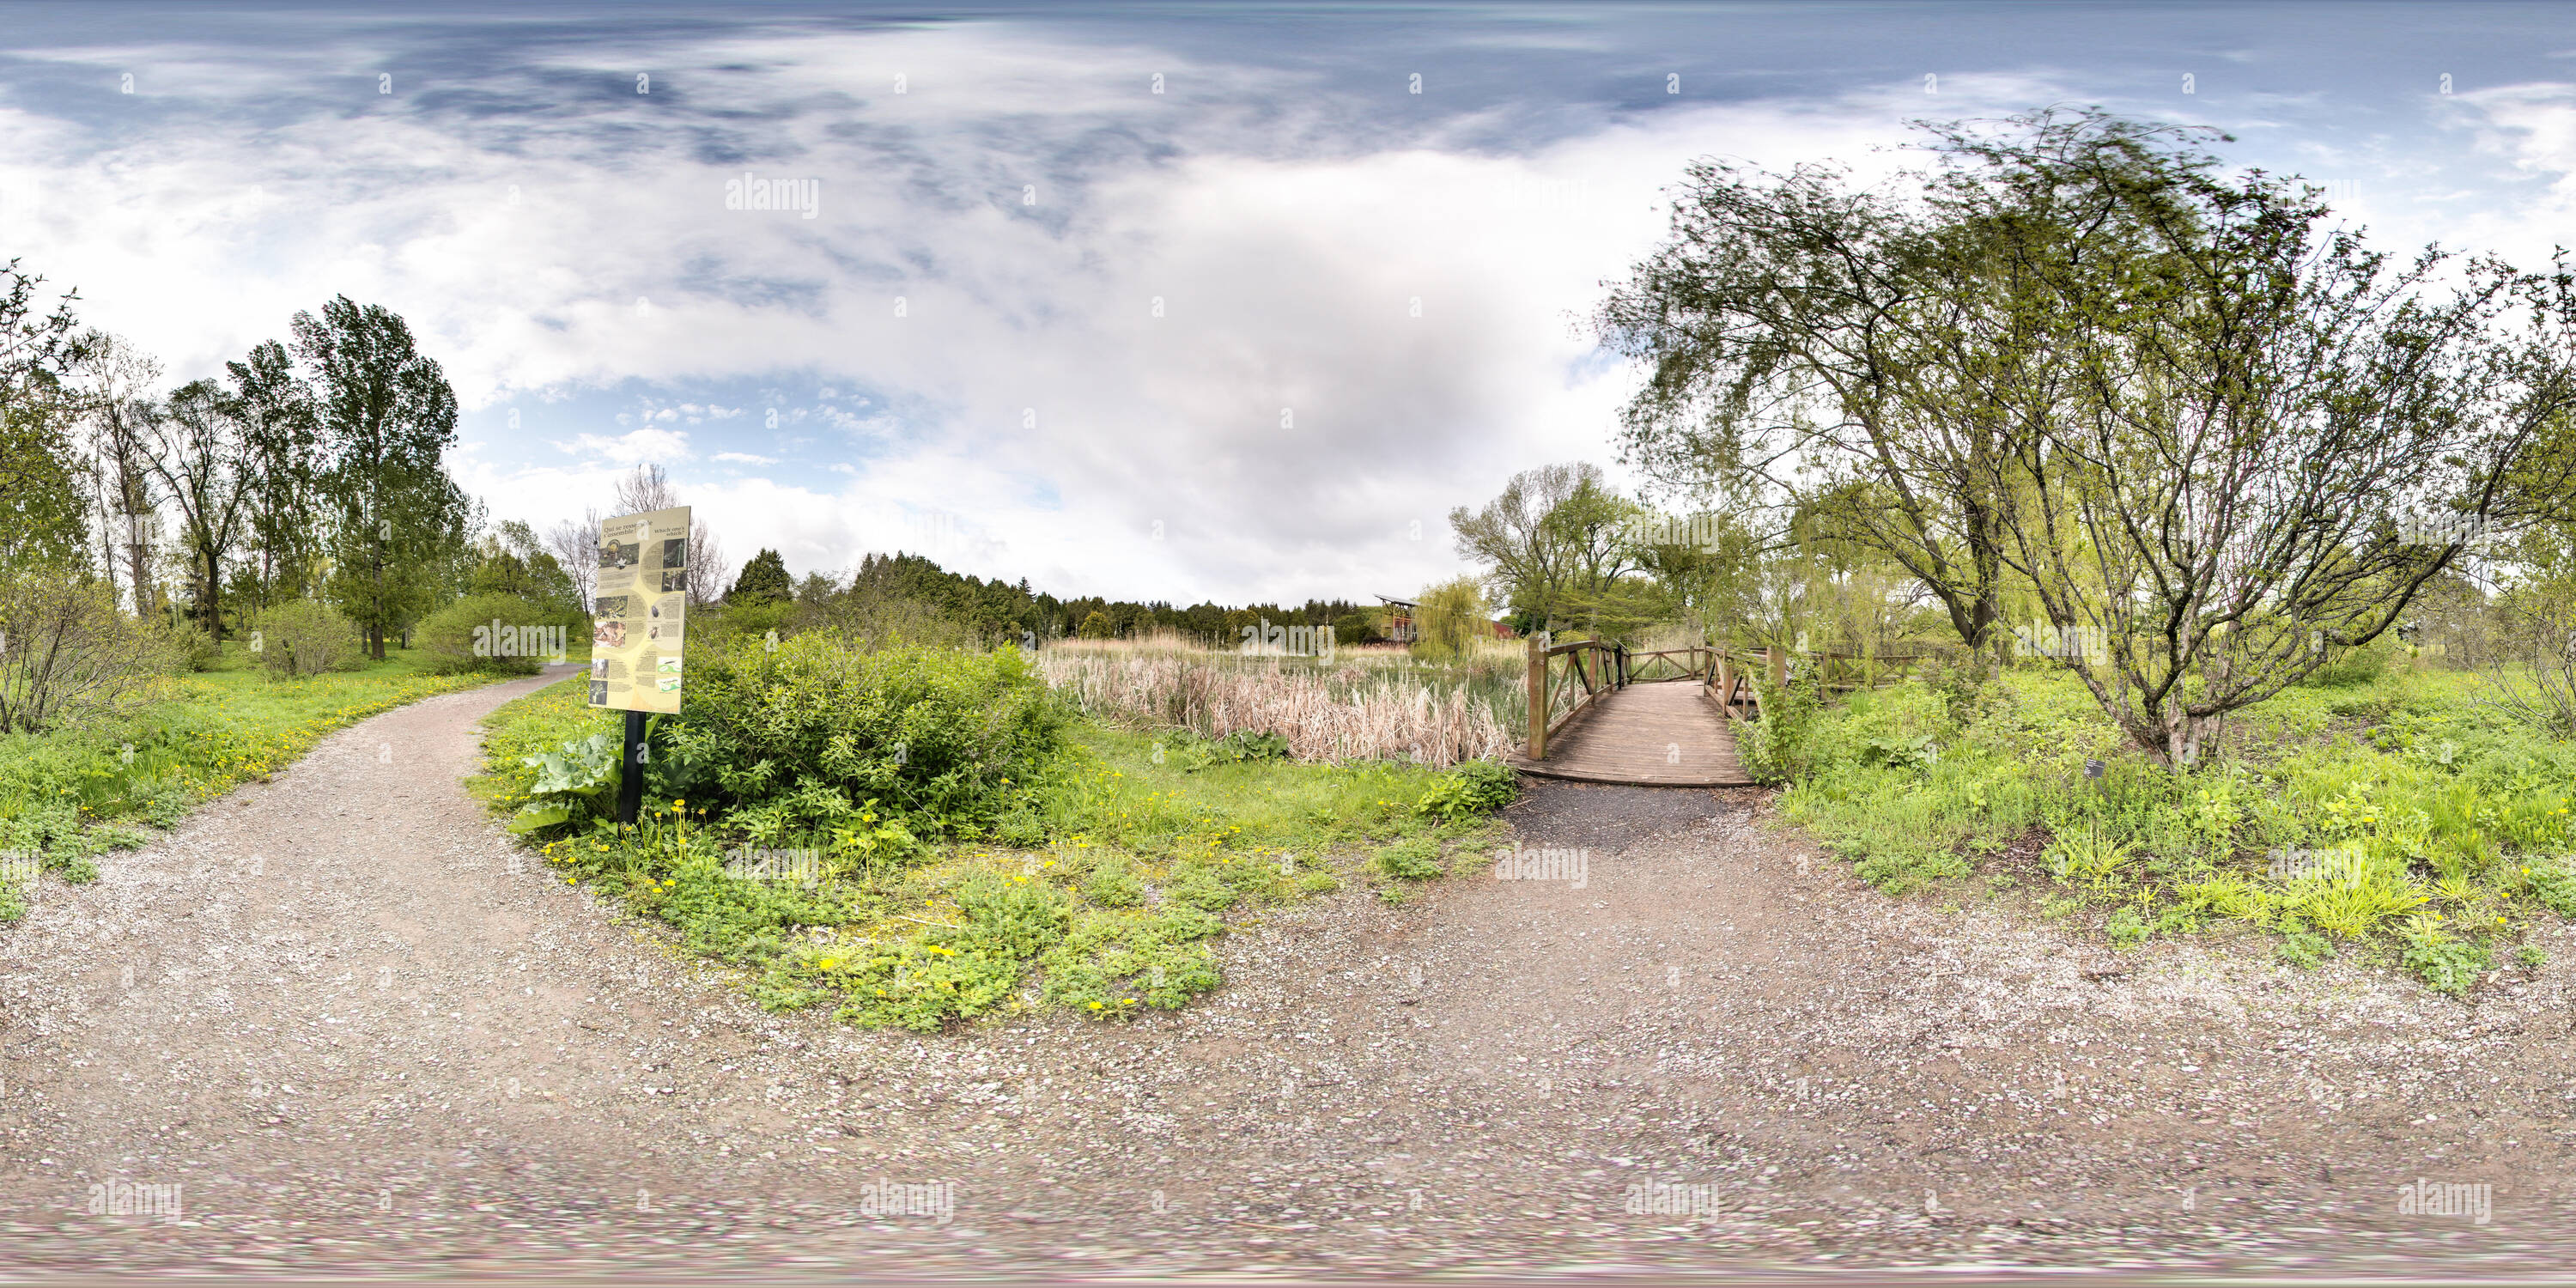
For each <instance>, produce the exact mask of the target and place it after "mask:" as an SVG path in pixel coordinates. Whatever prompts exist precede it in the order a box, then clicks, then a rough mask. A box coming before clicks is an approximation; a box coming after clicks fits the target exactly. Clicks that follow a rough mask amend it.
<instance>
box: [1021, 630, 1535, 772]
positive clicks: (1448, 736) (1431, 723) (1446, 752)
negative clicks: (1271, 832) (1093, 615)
mask: <svg viewBox="0 0 2576 1288" xmlns="http://www.w3.org/2000/svg"><path fill="white" fill-rule="evenodd" d="M1524 658H1525V654H1523V653H1522V651H1521V646H1519V645H1517V644H1511V643H1508V642H1493V643H1488V644H1480V645H1479V646H1477V647H1476V648H1474V649H1472V650H1470V651H1469V652H1467V653H1466V654H1465V655H1463V656H1462V657H1460V658H1459V659H1458V660H1457V661H1455V662H1452V663H1447V664H1436V663H1430V662H1425V661H1420V660H1417V659H1415V658H1413V657H1412V656H1410V655H1409V654H1407V653H1405V652H1404V651H1403V650H1401V649H1376V648H1355V649H1336V650H1335V651H1334V654H1333V656H1332V657H1330V658H1310V657H1261V656H1247V655H1244V654H1240V653H1227V652H1216V651H1211V650H1205V649H1195V648H1190V647H1187V646H1185V645H1182V644H1180V643H1178V642H1177V641H1172V640H1142V641H1137V640H1107V641H1067V642H1065V643H1062V644H1058V645H1054V646H1052V647H1049V648H1047V649H1046V650H1044V651H1043V652H1042V653H1040V654H1039V657H1038V670H1039V672H1040V674H1043V675H1044V676H1045V677H1046V679H1047V682H1048V683H1049V684H1051V685H1053V686H1054V687H1055V688H1056V689H1057V690H1059V691H1061V692H1063V693H1064V694H1066V695H1067V696H1068V697H1070V698H1071V699H1072V700H1073V701H1074V703H1075V704H1076V705H1077V706H1079V707H1080V708H1081V709H1082V711H1083V712H1084V714H1086V715H1089V716H1092V717H1094V718H1096V719H1102V720H1109V721H1116V722H1123V723H1129V724H1139V725H1145V726H1150V727H1159V728H1171V729H1187V730H1189V731H1190V732H1192V733H1195V734H1198V735H1200V736H1202V737H1207V738H1221V737H1224V736H1225V735H1227V734H1230V733H1235V732H1237V731H1242V730H1249V731H1252V732H1256V733H1274V734H1277V735H1279V736H1280V737H1283V738H1285V739H1287V740H1288V750H1289V754H1290V755H1292V756H1294V757H1296V758H1297V759H1299V760H1305V761H1340V760H1405V761H1413V762H1417V763H1420V764H1425V765H1433V766H1439V767H1444V768H1445V767H1447V766H1449V765H1454V764H1457V763H1458V762H1460V761H1465V760H1476V759H1480V758H1485V757H1491V756H1499V755H1501V754H1502V753H1503V752H1504V751H1506V750H1508V749H1509V748H1510V747H1511V745H1512V743H1513V741H1514V738H1515V735H1516V731H1517V730H1519V729H1521V728H1523V727H1525V726H1526V724H1527V722H1528V705H1527V699H1526V696H1525V694H1524V693H1523V692H1522V691H1521V679H1522V676H1523V674H1524V670H1523V668H1524V667H1525V666H1526V665H1527V664H1526V662H1525V660H1524Z"/></svg>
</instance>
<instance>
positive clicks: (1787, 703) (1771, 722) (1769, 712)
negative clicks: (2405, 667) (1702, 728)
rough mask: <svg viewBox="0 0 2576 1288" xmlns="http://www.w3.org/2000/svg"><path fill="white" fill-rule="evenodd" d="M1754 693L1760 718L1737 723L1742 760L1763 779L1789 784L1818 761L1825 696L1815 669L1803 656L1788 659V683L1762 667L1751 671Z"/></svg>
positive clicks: (1755, 776)
mask: <svg viewBox="0 0 2576 1288" xmlns="http://www.w3.org/2000/svg"><path fill="white" fill-rule="evenodd" d="M1753 692H1754V697H1755V699H1756V701H1757V703H1758V705H1759V709H1760V711H1761V713H1762V718H1761V719H1759V720H1747V721H1742V722H1739V723H1738V724H1737V725H1736V726H1735V732H1736V747H1737V751H1738V753H1739V754H1738V757H1737V760H1738V763H1739V764H1741V765H1742V766H1743V768H1744V772H1745V774H1746V776H1748V777H1750V778H1752V779H1753V780H1754V781H1755V782H1759V783H1786V782H1792V781H1795V780H1797V779H1800V778H1804V777H1806V776H1807V775H1808V773H1809V772H1811V771H1812V770H1813V769H1815V768H1816V766H1817V761H1818V759H1819V754H1818V748H1817V747H1816V746H1815V743H1816V741H1817V735H1818V733H1819V728H1818V726H1819V723H1820V721H1819V716H1820V715H1821V713H1822V712H1823V711H1824V706H1825V695H1824V689H1823V687H1822V681H1821V680H1820V679H1819V678H1818V676H1817V673H1816V670H1815V668H1814V666H1813V665H1811V664H1810V663H1809V662H1808V661H1807V660H1806V659H1804V658H1793V659H1791V661H1790V663H1789V682H1788V683H1787V684H1786V685H1779V686H1775V685H1773V684H1772V683H1771V681H1770V678H1769V677H1768V676H1767V675H1765V674H1762V673H1760V672H1756V673H1755V674H1754V676H1753Z"/></svg>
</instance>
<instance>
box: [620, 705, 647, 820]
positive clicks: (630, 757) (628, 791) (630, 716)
mask: <svg viewBox="0 0 2576 1288" xmlns="http://www.w3.org/2000/svg"><path fill="white" fill-rule="evenodd" d="M617 763H618V765H619V767H620V768H619V769H618V773H617V821H618V822H619V823H622V824H624V825H626V826H628V827H633V826H635V819H636V817H637V816H638V815H641V814H642V813H643V812H644V713H643V712H641V711H629V712H627V713H626V749H625V750H624V751H623V752H621V753H619V755H618V760H617Z"/></svg>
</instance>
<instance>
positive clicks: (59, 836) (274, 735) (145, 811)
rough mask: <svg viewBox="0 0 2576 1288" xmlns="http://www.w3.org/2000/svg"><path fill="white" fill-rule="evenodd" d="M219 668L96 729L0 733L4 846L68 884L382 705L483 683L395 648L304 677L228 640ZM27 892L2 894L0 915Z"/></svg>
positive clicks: (171, 680) (174, 681) (164, 686)
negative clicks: (285, 672) (440, 671)
mask: <svg viewBox="0 0 2576 1288" xmlns="http://www.w3.org/2000/svg"><path fill="white" fill-rule="evenodd" d="M224 647H225V652H224V655H223V657H222V659H221V661H220V663H219V666H218V669H216V670H212V671H206V672H199V673H195V674H187V675H178V676H171V677H168V678H166V679H163V680H160V681H157V682H156V687H155V691H154V693H153V699H152V701H151V702H150V703H149V704H148V705H147V706H145V707H144V708H143V709H142V710H140V711H139V712H137V713H136V714H135V715H134V716H132V717H131V718H129V719H126V720H123V721H118V722H114V723H112V724H108V725H104V726H101V727H97V728H92V729H83V730H59V731H54V732H48V733H43V734H25V733H12V734H5V735H0V851H8V852H18V853H26V852H36V853H40V854H41V855H42V856H43V865H44V866H45V867H47V868H50V869H53V870H55V871H57V872H59V873H61V874H62V875H63V876H64V877H65V878H66V879H69V880H73V881H83V880H88V879H90V878H92V877H94V876H95V875H96V868H95V866H94V864H93V863H92V862H91V860H92V858H93V857H94V856H96V855H98V854H100V853H102V852H104V851H106V850H110V849H130V848H133V847H135V846H138V845H141V844H142V843H143V841H144V840H145V835H146V834H145V832H144V831H143V830H142V829H143V827H144V826H150V827H163V828H166V827H170V826H172V825H174V824H176V823H177V822H178V821H179V820H180V819H182V818H184V817H186V816H187V814H188V811H190V810H192V809H194V808H195V807H196V806H198V805H199V804H201V803H203V802H205V801H207V800H210V799H212V798H214V797H217V796H220V795H222V794H224V793H225V792H227V791H230V790H231V789H232V788H233V786H234V785H235V784H238V783H241V782H243V781H245V780H248V779H254V778H265V777H266V776H268V775H269V774H271V773H274V772H276V771H277V770H279V769H282V768H284V767H285V766H286V765H288V764H290V763H292V762H293V761H295V760H296V759H297V758H298V757H300V756H302V755H303V754H304V753H305V752H307V751H309V750H311V749H312V747H313V745H314V744H315V743H316V742H319V741H321V739H322V738H323V737H325V736H327V735H329V734H330V733H332V732H334V731H336V730H339V729H342V728H345V727H347V726H349V725H351V724H354V723H356V722H357V721H359V720H363V719H365V718H367V717H368V716H371V715H375V714H377V713H378V712H381V711H386V710H390V709H392V708H394V707H397V706H401V705H403V704H404V703H407V702H412V701H416V700H418V699H420V698H424V697H428V696H430V695H432V694H436V693H447V692H452V691H455V690H458V689H467V688H473V687H475V686H477V685H480V684H484V683H487V682H488V680H489V677H482V676H435V675H428V674H425V673H423V672H422V670H421V661H422V659H421V658H420V657H419V656H418V655H416V654H413V653H410V652H405V651H395V652H394V653H393V654H392V656H389V657H388V658H387V659H386V660H385V661H383V662H370V663H368V664H366V666H365V667H364V668H363V669H361V670H356V671H347V672H337V673H333V674H330V675H321V676H313V677H310V678H306V679H300V680H286V679H272V678H270V677H269V676H268V675H267V674H265V673H264V672H261V671H258V670H254V669H252V668H251V667H250V666H249V665H248V663H249V661H250V659H249V658H248V657H247V655H245V654H243V653H242V652H241V651H240V648H239V645H238V644H237V643H233V642H229V641H228V642H227V643H226V644H225V646H224ZM24 894H25V891H23V890H19V891H14V892H11V893H9V894H7V895H0V920H14V918H13V917H11V916H9V915H8V914H9V913H10V912H11V911H12V910H15V909H22V908H23V904H24Z"/></svg>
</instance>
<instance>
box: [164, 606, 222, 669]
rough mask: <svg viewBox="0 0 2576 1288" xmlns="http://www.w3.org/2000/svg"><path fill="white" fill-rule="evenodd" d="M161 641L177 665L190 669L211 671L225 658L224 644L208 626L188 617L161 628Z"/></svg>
mask: <svg viewBox="0 0 2576 1288" xmlns="http://www.w3.org/2000/svg"><path fill="white" fill-rule="evenodd" d="M161 643H162V645H163V647H165V648H166V649H168V650H169V653H170V657H171V659H172V661H174V662H175V663H176V664H177V665H179V666H182V667H185V668H186V669H188V670H190V671H211V670H214V669H215V666H216V664H217V663H218V662H221V661H222V660H223V656H224V650H223V646H222V645H220V644H217V643H216V642H215V637H214V636H212V635H209V634H207V633H206V628H205V627H203V626H199V625H198V624H196V623H195V622H192V621H190V620H188V619H187V618H184V617H182V618H180V619H178V620H177V621H174V622H171V623H169V624H168V625H166V626H163V627H162V628H161Z"/></svg>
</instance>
